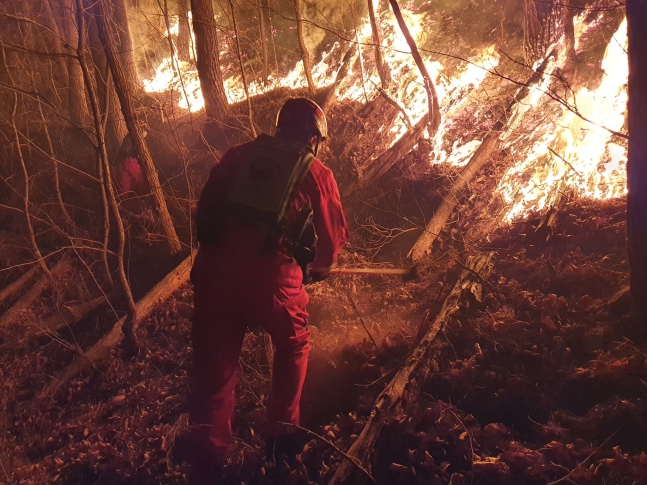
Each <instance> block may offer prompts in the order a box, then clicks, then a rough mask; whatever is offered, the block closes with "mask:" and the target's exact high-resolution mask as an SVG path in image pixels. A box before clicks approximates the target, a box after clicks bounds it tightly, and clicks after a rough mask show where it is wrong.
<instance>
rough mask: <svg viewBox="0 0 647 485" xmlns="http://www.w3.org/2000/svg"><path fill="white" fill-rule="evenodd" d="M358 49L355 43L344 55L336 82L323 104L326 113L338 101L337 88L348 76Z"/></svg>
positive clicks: (322, 107)
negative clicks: (351, 62)
mask: <svg viewBox="0 0 647 485" xmlns="http://www.w3.org/2000/svg"><path fill="white" fill-rule="evenodd" d="M356 48H357V45H356V44H354V43H353V44H351V45H350V47H349V48H348V50H346V53H345V54H344V57H343V59H342V61H341V65H340V66H339V70H338V71H337V74H336V75H335V81H334V82H333V83H332V85H331V86H330V89H329V90H328V93H326V97H325V98H324V100H323V102H322V103H321V109H322V110H324V112H326V111H327V110H328V108H329V107H330V105H332V104H333V103H334V102H335V101H336V100H337V88H339V85H340V84H341V82H342V81H343V80H344V78H345V77H346V76H347V75H348V70H349V69H350V61H351V59H352V58H353V54H354V53H355V49H356Z"/></svg>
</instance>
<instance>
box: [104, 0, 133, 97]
mask: <svg viewBox="0 0 647 485" xmlns="http://www.w3.org/2000/svg"><path fill="white" fill-rule="evenodd" d="M110 3H112V8H110V7H107V8H106V6H104V8H105V12H106V13H109V12H111V11H112V12H111V13H112V18H113V19H114V20H113V24H112V25H114V26H116V27H117V35H116V36H114V37H113V39H114V41H115V46H116V51H117V53H118V54H119V58H120V59H121V63H122V66H123V70H124V73H125V75H126V78H127V79H128V81H129V82H130V83H131V84H132V85H133V86H136V87H138V88H139V86H140V82H139V76H138V75H137V64H136V63H135V50H134V49H133V40H132V37H131V35H130V24H129V23H128V11H127V10H126V2H125V0H110Z"/></svg>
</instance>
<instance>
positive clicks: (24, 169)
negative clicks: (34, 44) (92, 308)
mask: <svg viewBox="0 0 647 485" xmlns="http://www.w3.org/2000/svg"><path fill="white" fill-rule="evenodd" d="M2 58H3V60H4V59H5V56H4V49H3V56H2ZM5 68H6V61H5ZM13 96H14V104H13V109H12V111H11V116H10V119H11V127H12V129H13V135H14V141H15V142H16V152H17V154H18V160H20V167H21V168H22V174H23V179H24V193H23V214H24V216H25V224H26V226H27V231H28V233H29V241H30V242H31V247H32V251H33V252H34V256H35V257H36V259H37V260H38V264H40V267H41V268H42V270H43V272H44V273H45V275H47V276H48V277H51V275H50V273H49V268H48V267H47V264H46V263H45V260H44V259H43V255H42V254H41V252H40V248H39V247H38V243H37V242H36V235H35V234H34V226H33V225H32V223H31V215H30V212H29V206H30V205H31V204H30V202H29V192H30V191H29V174H28V173H27V165H26V163H25V157H24V156H23V152H22V147H21V145H20V136H19V135H18V127H17V126H16V111H17V110H18V93H17V92H15V91H14V93H13Z"/></svg>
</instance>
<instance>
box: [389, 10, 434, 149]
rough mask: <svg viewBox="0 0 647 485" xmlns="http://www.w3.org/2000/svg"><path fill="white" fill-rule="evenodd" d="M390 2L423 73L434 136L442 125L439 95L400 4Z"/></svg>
mask: <svg viewBox="0 0 647 485" xmlns="http://www.w3.org/2000/svg"><path fill="white" fill-rule="evenodd" d="M389 3H390V4H391V8H392V9H393V13H394V15H395V18H396V19H397V20H398V25H399V26H400V29H401V30H402V34H403V35H404V38H405V39H406V40H407V44H409V49H411V55H412V56H413V59H414V61H415V62H416V66H418V69H419V70H420V74H421V75H422V79H423V82H424V85H425V90H426V91H427V104H428V105H429V113H428V117H429V118H428V119H429V137H433V136H434V134H435V133H436V130H438V127H439V126H440V105H439V104H438V95H437V94H436V87H435V86H434V83H433V81H432V79H431V76H430V75H429V72H428V71H427V66H425V63H424V61H423V60H422V57H421V56H420V52H419V51H418V46H417V45H416V41H415V40H414V38H413V37H412V36H411V32H409V28H408V27H407V24H406V23H405V22H404V18H403V17H402V12H400V6H399V5H398V2H397V0H389Z"/></svg>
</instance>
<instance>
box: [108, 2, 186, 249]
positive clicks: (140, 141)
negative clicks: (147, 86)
mask: <svg viewBox="0 0 647 485" xmlns="http://www.w3.org/2000/svg"><path fill="white" fill-rule="evenodd" d="M104 1H105V0H100V1H97V2H96V4H95V12H96V21H97V27H98V30H99V38H100V39H101V41H102V43H103V47H104V50H105V53H106V60H107V62H108V66H109V67H110V72H111V74H112V79H113V81H114V84H115V89H116V91H117V96H118V97H119V102H120V103H121V112H122V113H123V115H124V119H125V121H126V126H127V127H128V132H129V133H130V138H131V140H132V143H133V148H134V149H135V153H136V154H137V160H138V161H139V163H140V165H141V167H142V172H143V173H144V177H145V178H146V181H147V182H148V186H149V187H150V188H151V191H152V195H153V198H154V200H155V206H156V209H157V215H158V217H159V222H160V225H161V227H162V232H163V233H164V235H165V236H166V238H167V243H168V245H169V248H170V250H171V253H173V254H175V253H178V252H180V251H181V250H182V245H181V244H180V239H179V238H178V236H177V233H176V232H175V227H174V226H173V221H172V219H171V215H170V214H169V212H168V207H167V206H166V200H165V199H164V192H163V190H162V187H161V185H160V182H159V177H158V175H157V169H156V168H155V164H154V162H153V158H152V157H151V154H150V152H149V151H148V146H147V145H146V142H145V140H144V134H143V132H142V127H141V126H140V125H139V123H138V122H137V113H136V112H135V106H134V102H133V99H132V95H131V92H130V84H129V80H128V77H127V75H126V73H125V72H124V70H123V67H122V65H121V62H120V59H119V58H118V57H117V55H116V52H115V47H114V43H113V41H112V39H113V38H114V36H113V33H112V31H111V29H110V27H109V26H108V25H107V23H106V22H105V16H104V15H105V10H104V5H103V2H104ZM105 175H106V178H108V179H109V172H108V171H106V172H105Z"/></svg>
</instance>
